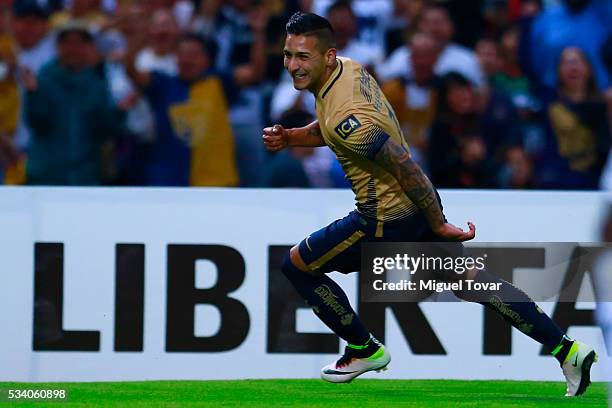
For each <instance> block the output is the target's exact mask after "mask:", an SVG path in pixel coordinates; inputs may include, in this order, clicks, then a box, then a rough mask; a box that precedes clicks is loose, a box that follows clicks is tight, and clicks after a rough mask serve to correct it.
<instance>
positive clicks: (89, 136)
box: [0, 0, 612, 190]
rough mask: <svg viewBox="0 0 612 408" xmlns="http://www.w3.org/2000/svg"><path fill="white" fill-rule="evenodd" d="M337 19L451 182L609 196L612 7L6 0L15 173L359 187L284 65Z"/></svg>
mask: <svg viewBox="0 0 612 408" xmlns="http://www.w3.org/2000/svg"><path fill="white" fill-rule="evenodd" d="M298 10H302V11H311V12H315V13H317V14H320V15H323V16H326V17H327V18H328V19H329V20H330V22H331V24H332V26H333V27H334V30H335V32H336V39H337V48H338V54H339V55H341V56H346V57H349V58H352V59H354V60H356V61H358V62H360V63H361V64H362V65H364V66H365V67H366V68H367V69H368V70H369V71H370V72H371V73H372V74H373V75H374V76H375V78H376V79H377V80H378V81H379V83H380V84H381V86H382V89H383V92H384V94H385V95H386V97H387V99H388V100H389V102H390V103H391V105H392V106H393V108H394V110H395V112H396V114H397V117H398V120H399V122H400V124H401V125H402V128H403V130H404V135H405V137H406V138H407V141H408V143H409V144H410V146H411V152H412V155H413V157H414V158H415V159H416V160H417V161H418V162H419V163H420V164H421V165H422V167H423V169H424V170H425V171H426V172H427V173H428V174H429V176H430V177H431V179H432V181H433V183H434V184H435V185H436V186H438V187H441V188H513V189H530V188H538V189H581V190H584V189H596V188H597V186H598V182H599V178H600V175H601V172H602V169H603V167H604V165H605V163H606V160H607V158H608V153H609V151H610V147H611V145H612V144H611V139H610V118H611V117H612V115H611V112H612V1H609V0H548V1H547V0H445V1H443V0H439V1H431V0H430V1H427V0H352V1H348V0H339V1H332V0H225V1H221V0H141V1H138V0H132V1H129V0H0V182H3V183H5V184H30V185H144V186H189V185H191V186H243V187H316V188H329V187H348V184H347V181H346V179H345V178H344V174H343V172H342V169H341V168H340V165H339V164H338V162H337V161H336V159H335V157H334V155H333V153H332V152H331V151H330V150H329V149H326V148H315V149H313V148H290V149H288V150H286V151H283V152H280V153H276V154H271V153H268V152H267V151H266V150H265V149H264V146H263V144H262V143H261V129H262V128H263V127H264V126H268V125H270V124H274V123H280V124H282V125H284V126H285V127H288V128H290V127H299V126H305V125H306V124H308V123H310V122H311V121H312V120H314V98H313V96H312V95H311V94H309V93H307V92H299V91H296V90H295V89H294V88H293V86H292V82H291V78H290V77H289V75H288V74H287V73H286V72H285V71H284V70H283V55H282V49H283V43H284V25H285V23H286V21H287V20H288V18H289V16H290V15H291V14H293V13H294V12H296V11H298Z"/></svg>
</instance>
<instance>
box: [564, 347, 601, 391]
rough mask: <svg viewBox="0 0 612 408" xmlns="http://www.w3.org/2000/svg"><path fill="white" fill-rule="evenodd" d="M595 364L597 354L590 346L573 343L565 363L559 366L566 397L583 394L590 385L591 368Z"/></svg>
mask: <svg viewBox="0 0 612 408" xmlns="http://www.w3.org/2000/svg"><path fill="white" fill-rule="evenodd" d="M595 362H597V353H595V350H594V349H593V347H591V346H587V345H586V344H584V343H581V342H579V341H574V344H572V347H571V348H570V351H569V353H568V354H567V357H566V358H565V361H564V362H563V364H562V365H561V368H562V369H563V375H565V380H566V381H567V392H566V394H565V396H566V397H574V396H578V395H582V394H584V392H585V391H586V389H587V387H588V386H589V385H591V366H592V365H593V363H595Z"/></svg>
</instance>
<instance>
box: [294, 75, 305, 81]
mask: <svg viewBox="0 0 612 408" xmlns="http://www.w3.org/2000/svg"><path fill="white" fill-rule="evenodd" d="M304 78H306V74H294V75H293V79H295V80H300V79H304Z"/></svg>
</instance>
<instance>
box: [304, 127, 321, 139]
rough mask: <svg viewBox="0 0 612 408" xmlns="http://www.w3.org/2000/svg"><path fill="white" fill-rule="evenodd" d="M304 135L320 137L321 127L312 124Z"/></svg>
mask: <svg viewBox="0 0 612 408" xmlns="http://www.w3.org/2000/svg"><path fill="white" fill-rule="evenodd" d="M306 135H307V136H310V137H317V138H320V137H322V136H323V135H322V134H321V128H320V127H318V126H313V127H311V128H309V129H308V131H307V132H306Z"/></svg>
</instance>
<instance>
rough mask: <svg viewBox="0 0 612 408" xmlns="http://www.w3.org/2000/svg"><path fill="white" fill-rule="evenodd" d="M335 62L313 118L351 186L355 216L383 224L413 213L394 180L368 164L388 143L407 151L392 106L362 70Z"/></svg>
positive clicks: (346, 61)
mask: <svg viewBox="0 0 612 408" xmlns="http://www.w3.org/2000/svg"><path fill="white" fill-rule="evenodd" d="M337 60H338V66H337V67H336V69H335V70H334V72H333V73H332V75H331V77H330V78H329V80H328V81H327V83H326V84H325V85H324V86H323V88H321V91H320V92H319V94H318V95H317V98H316V110H317V118H318V120H319V126H320V128H321V133H322V134H323V139H324V140H325V143H326V144H327V145H328V146H329V147H330V148H331V149H332V150H333V151H334V153H335V154H336V156H337V157H338V161H339V162H340V164H341V165H342V168H343V169H344V172H345V173H346V176H347V178H348V179H349V181H350V182H351V186H352V189H353V192H354V193H355V199H356V201H357V209H358V211H359V212H360V213H361V214H363V215H366V216H368V217H371V218H374V219H376V220H378V221H383V222H384V221H391V220H396V219H401V218H405V217H407V216H409V215H411V214H414V213H416V212H417V211H418V209H417V207H416V205H415V204H414V203H413V202H412V201H411V200H410V199H409V198H408V197H407V196H406V194H405V193H404V192H403V190H402V188H401V186H400V185H399V183H398V182H397V180H396V179H395V177H393V176H392V175H391V174H390V173H388V172H387V171H386V170H384V169H383V168H382V167H380V166H379V165H378V164H376V163H375V162H374V161H373V159H374V156H376V154H377V153H378V151H379V150H380V148H381V147H382V145H383V144H384V143H385V142H386V141H387V139H388V138H392V139H393V140H394V141H395V142H397V143H398V144H401V145H403V146H404V147H405V148H406V150H408V146H407V144H406V142H405V140H404V137H403V136H402V131H401V129H400V126H399V123H398V121H397V118H396V117H395V113H394V112H393V109H392V108H391V105H390V104H389V102H388V101H387V99H386V98H385V96H384V95H383V93H382V92H381V90H380V87H379V86H378V84H377V83H376V81H375V80H374V78H372V76H371V75H370V74H369V73H368V72H367V71H366V70H365V68H363V67H362V66H361V65H359V64H358V63H357V62H355V61H353V60H350V59H348V58H342V57H338V59H337Z"/></svg>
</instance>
